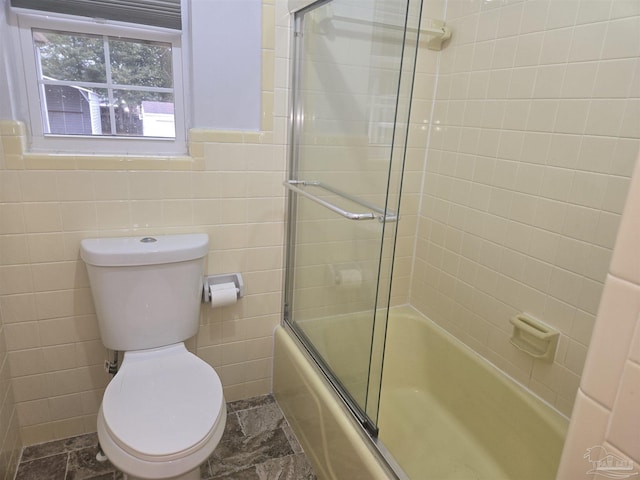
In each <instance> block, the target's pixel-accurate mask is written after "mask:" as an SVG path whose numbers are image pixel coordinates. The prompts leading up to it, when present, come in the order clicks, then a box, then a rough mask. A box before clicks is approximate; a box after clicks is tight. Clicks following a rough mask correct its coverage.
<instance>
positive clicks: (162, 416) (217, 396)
mask: <svg viewBox="0 0 640 480" xmlns="http://www.w3.org/2000/svg"><path fill="white" fill-rule="evenodd" d="M223 402H224V397H223V392H222V384H221V382H220V379H219V378H218V375H217V374H216V372H215V370H214V369H213V368H211V367H210V366H209V365H208V364H207V363H206V362H204V361H203V360H201V359H200V358H198V357H196V356H195V355H193V354H192V353H190V352H189V351H188V350H187V349H186V347H185V346H184V344H183V343H179V344H174V345H169V346H166V347H161V348H156V349H150V350H143V351H132V352H126V353H125V356H124V360H123V362H122V365H121V366H120V368H119V370H118V373H117V375H116V376H115V377H114V378H113V379H112V380H111V382H110V383H109V385H108V386H107V389H106V390H105V393H104V397H103V401H102V415H103V417H104V426H105V429H106V430H107V431H108V433H109V435H110V437H111V438H112V439H113V441H114V442H115V443H116V444H117V445H118V446H119V447H120V448H121V449H122V450H124V451H125V452H127V453H128V454H130V455H131V456H133V457H136V458H139V459H141V460H145V461H148V462H167V461H175V460H178V459H180V458H183V457H186V456H189V455H190V454H192V453H193V452H196V451H198V450H199V449H200V448H202V446H203V445H205V444H207V443H208V442H209V441H210V440H211V437H212V436H213V435H216V434H217V433H220V432H218V430H219V424H220V420H221V419H220V417H221V416H222V415H223V414H224V412H225V411H226V409H224V408H223V407H224V403H223ZM223 424H224V421H223Z"/></svg>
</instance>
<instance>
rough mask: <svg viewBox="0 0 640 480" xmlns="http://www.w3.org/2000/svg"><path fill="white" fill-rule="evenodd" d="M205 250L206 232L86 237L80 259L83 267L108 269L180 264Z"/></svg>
mask: <svg viewBox="0 0 640 480" xmlns="http://www.w3.org/2000/svg"><path fill="white" fill-rule="evenodd" d="M208 250H209V236H208V235H207V234H206V233H193V234H185V235H153V236H144V237H114V238H87V239H84V240H82V241H81V242H80V257H82V259H83V260H84V261H85V262H86V263H87V264H89V265H96V266H110V267H124V266H136V265H155V264H160V263H174V262H184V261H187V260H193V259H196V258H202V257H204V256H205V255H206V254H207V252H208Z"/></svg>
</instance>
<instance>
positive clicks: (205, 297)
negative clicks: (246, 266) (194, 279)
mask: <svg viewBox="0 0 640 480" xmlns="http://www.w3.org/2000/svg"><path fill="white" fill-rule="evenodd" d="M232 282H233V283H234V284H235V286H236V288H237V289H238V298H242V297H244V282H243V281H242V274H241V273H224V274H221V275H205V276H204V279H203V282H202V301H203V302H205V303H209V302H210V301H211V292H210V291H209V287H210V286H211V285H220V284H222V283H232Z"/></svg>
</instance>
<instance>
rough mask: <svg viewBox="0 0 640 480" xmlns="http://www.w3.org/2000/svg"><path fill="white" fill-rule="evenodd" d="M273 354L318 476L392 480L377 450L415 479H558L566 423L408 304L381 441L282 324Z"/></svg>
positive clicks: (285, 402)
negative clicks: (371, 434) (373, 437)
mask: <svg viewBox="0 0 640 480" xmlns="http://www.w3.org/2000/svg"><path fill="white" fill-rule="evenodd" d="M328 324H330V322H328ZM274 358H275V360H274V385H273V389H274V394H275V396H276V399H277V400H278V402H279V403H280V405H281V407H282V409H283V411H284V413H285V415H286V416H287V418H288V419H289V421H290V423H291V426H292V428H293V429H294V431H295V432H296V434H297V435H298V437H299V440H300V442H301V444H302V446H303V448H304V449H305V451H306V452H307V454H308V456H309V458H310V461H311V463H312V464H313V466H314V468H315V470H316V472H317V473H318V477H319V478H321V479H325V478H326V479H336V480H343V479H354V480H355V479H360V478H362V479H363V480H364V479H366V480H372V479H378V478H380V479H385V478H394V477H393V475H392V474H391V472H390V470H389V469H388V466H387V464H388V462H385V461H384V460H382V458H381V456H380V455H379V453H378V452H379V451H382V452H386V451H388V452H389V453H390V454H391V455H392V457H391V459H390V462H391V463H393V461H394V459H395V461H397V462H398V464H399V465H400V466H401V467H402V469H403V470H404V473H405V474H406V475H407V476H408V477H409V478H411V479H420V480H422V479H424V480H431V479H433V480H436V479H437V480H445V479H452V480H453V479H455V480H465V479H486V480H502V479H504V480H510V479H513V480H529V479H531V480H546V479H548V480H553V479H555V475H556V470H557V468H558V464H559V461H560V455H561V452H562V446H563V442H564V437H565V434H566V429H567V426H568V421H567V420H566V419H565V418H564V417H563V416H561V415H560V414H558V413H557V412H556V411H555V410H553V409H551V408H550V407H549V406H547V405H546V404H545V403H543V402H542V401H540V400H539V399H537V398H536V397H534V396H533V395H532V394H530V393H529V392H528V391H527V390H525V389H524V388H523V387H521V386H520V385H518V384H516V383H515V382H513V381H512V380H511V379H509V378H508V377H506V376H505V375H503V374H502V373H501V372H500V371H499V370H497V369H496V368H495V367H493V366H492V365H491V364H489V363H488V362H486V361H485V360H484V359H482V358H481V357H480V356H479V355H477V354H475V353H474V352H473V351H471V350H470V349H469V348H467V347H466V346H465V345H463V344H462V343H461V342H459V341H458V340H457V339H455V338H454V337H453V336H451V335H450V334H449V333H447V332H445V331H444V330H443V329H441V328H440V327H438V326H437V325H435V324H434V323H433V322H431V321H430V320H429V319H427V318H426V317H424V316H422V315H420V314H419V313H418V312H416V311H415V310H413V309H412V308H410V307H406V306H404V307H396V308H393V309H391V312H390V315H389V324H388V329H387V341H386V349H385V359H384V368H383V377H382V389H381V394H380V411H379V417H378V425H379V428H380V432H379V437H378V439H376V440H373V441H371V439H369V438H368V437H367V435H366V434H365V433H364V432H363V431H362V429H361V428H360V427H359V425H358V424H357V423H356V422H355V421H354V420H353V418H352V417H351V415H350V414H349V413H348V411H347V410H346V408H345V407H344V406H343V405H342V402H340V401H339V400H338V397H337V395H336V394H335V392H333V390H332V389H331V387H330V386H328V384H327V383H326V381H325V380H324V377H323V376H322V374H321V373H319V372H318V370H317V368H316V367H315V365H314V364H313V362H312V361H311V360H310V359H309V358H308V357H307V355H306V352H304V351H303V349H302V347H300V346H299V344H298V343H297V340H295V339H294V338H293V337H292V334H291V333H290V332H288V331H287V330H286V329H285V328H283V327H279V329H278V331H277V332H276V336H275V353H274Z"/></svg>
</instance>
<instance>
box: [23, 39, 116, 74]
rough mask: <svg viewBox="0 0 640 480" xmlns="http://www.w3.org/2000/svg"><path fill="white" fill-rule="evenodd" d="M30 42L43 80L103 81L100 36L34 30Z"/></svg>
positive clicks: (102, 51)
mask: <svg viewBox="0 0 640 480" xmlns="http://www.w3.org/2000/svg"><path fill="white" fill-rule="evenodd" d="M33 42H34V45H35V47H36V49H37V53H38V55H37V58H39V59H40V68H41V71H42V76H43V77H44V78H49V79H54V80H69V81H75V82H102V83H103V82H106V81H107V74H106V69H105V65H104V42H103V39H102V37H101V36H95V35H83V34H79V33H64V32H52V31H48V30H34V31H33Z"/></svg>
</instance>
